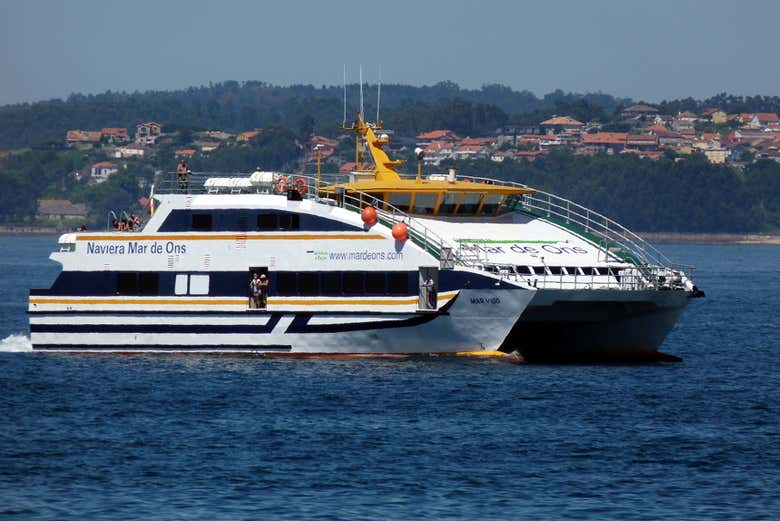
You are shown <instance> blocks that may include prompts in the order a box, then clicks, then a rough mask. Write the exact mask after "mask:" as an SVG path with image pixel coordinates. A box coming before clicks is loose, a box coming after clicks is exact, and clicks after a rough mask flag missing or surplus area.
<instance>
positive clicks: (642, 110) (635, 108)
mask: <svg viewBox="0 0 780 521" xmlns="http://www.w3.org/2000/svg"><path fill="white" fill-rule="evenodd" d="M657 114H658V109H657V108H655V107H651V106H650V105H645V104H644V103H639V104H637V105H631V106H630V107H626V108H625V109H623V111H622V112H621V113H620V117H621V119H623V120H624V121H633V122H635V123H644V122H646V121H652V120H653V118H655V116H656V115H657Z"/></svg>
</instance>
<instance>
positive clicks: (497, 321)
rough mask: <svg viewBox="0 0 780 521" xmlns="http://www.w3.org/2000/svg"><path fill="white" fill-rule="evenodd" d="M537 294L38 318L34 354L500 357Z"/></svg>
mask: <svg viewBox="0 0 780 521" xmlns="http://www.w3.org/2000/svg"><path fill="white" fill-rule="evenodd" d="M534 293H535V292H534V291H532V290H521V289H517V290H494V291H490V290H479V291H470V290H465V291H461V292H460V294H459V295H458V297H457V298H455V299H453V301H452V302H451V303H449V304H448V305H447V306H443V307H442V308H441V309H440V310H438V311H433V312H409V313H373V312H344V313H338V312H286V311H279V312H273V311H271V312H256V311H250V312H248V311H243V312H235V313H215V312H211V313H206V312H202V311H190V312H181V311H179V312H176V313H169V312H142V311H140V310H139V311H138V312H134V311H126V312H122V313H116V312H113V313H112V312H110V311H104V312H90V313H84V312H79V311H73V312H54V313H52V312H45V311H43V312H31V313H30V332H31V340H32V344H33V349H34V350H37V351H60V352H62V351H64V352H69V351H70V352H132V353H134V352H169V353H170V352H175V353H180V352H182V353H183V352H198V353H273V354H291V355H295V354H409V353H451V352H459V351H483V350H484V351H493V350H497V349H498V348H499V347H500V346H501V344H502V342H503V341H504V339H505V337H506V336H507V334H508V333H509V331H510V330H511V329H512V327H513V325H514V323H515V321H516V320H517V316H518V315H520V314H521V313H522V312H523V310H524V309H525V307H526V306H527V305H528V303H529V302H530V301H531V299H532V298H533V295H534Z"/></svg>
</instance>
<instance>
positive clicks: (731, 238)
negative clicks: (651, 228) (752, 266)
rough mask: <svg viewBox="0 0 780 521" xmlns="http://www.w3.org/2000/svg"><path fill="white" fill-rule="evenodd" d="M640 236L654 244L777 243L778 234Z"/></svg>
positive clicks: (653, 233) (668, 234)
mask: <svg viewBox="0 0 780 521" xmlns="http://www.w3.org/2000/svg"><path fill="white" fill-rule="evenodd" d="M637 235H639V236H640V237H642V238H643V239H644V240H646V241H647V242H650V243H655V244H671V243H684V244H778V245H780V235H778V234H768V233H677V232H648V233H637Z"/></svg>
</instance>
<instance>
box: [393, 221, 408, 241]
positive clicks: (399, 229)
mask: <svg viewBox="0 0 780 521" xmlns="http://www.w3.org/2000/svg"><path fill="white" fill-rule="evenodd" d="M392 232H393V239H395V240H397V241H405V240H406V239H408V238H409V228H408V227H407V226H406V223H395V224H394V225H393V230H392Z"/></svg>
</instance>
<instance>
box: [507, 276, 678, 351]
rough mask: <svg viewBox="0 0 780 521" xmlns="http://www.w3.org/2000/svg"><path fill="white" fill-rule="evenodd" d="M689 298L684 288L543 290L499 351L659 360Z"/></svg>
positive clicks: (536, 296)
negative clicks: (666, 340)
mask: <svg viewBox="0 0 780 521" xmlns="http://www.w3.org/2000/svg"><path fill="white" fill-rule="evenodd" d="M688 301H689V295H688V293H686V292H684V291H653V290H648V291H633V292H619V291H614V290H590V291H567V290H539V291H537V293H536V295H535V297H534V299H533V300H532V301H531V303H530V304H529V305H528V307H527V308H526V309H525V311H524V312H523V314H522V315H521V317H520V319H519V320H518V321H517V323H516V324H515V326H514V327H513V328H512V331H511V332H510V333H509V335H508V336H507V338H506V340H505V341H504V343H503V345H502V346H501V350H502V351H506V352H512V351H517V352H518V353H520V354H521V355H522V356H523V358H524V359H525V360H527V361H531V362H533V361H580V360H599V359H615V360H629V359H653V358H657V357H658V348H659V347H660V346H661V344H662V343H663V341H664V339H665V338H666V336H667V334H668V333H669V332H670V331H671V330H672V328H673V327H674V325H675V323H676V322H677V319H678V318H679V317H680V315H681V314H682V312H683V311H684V310H685V306H686V305H687V304H688Z"/></svg>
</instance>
